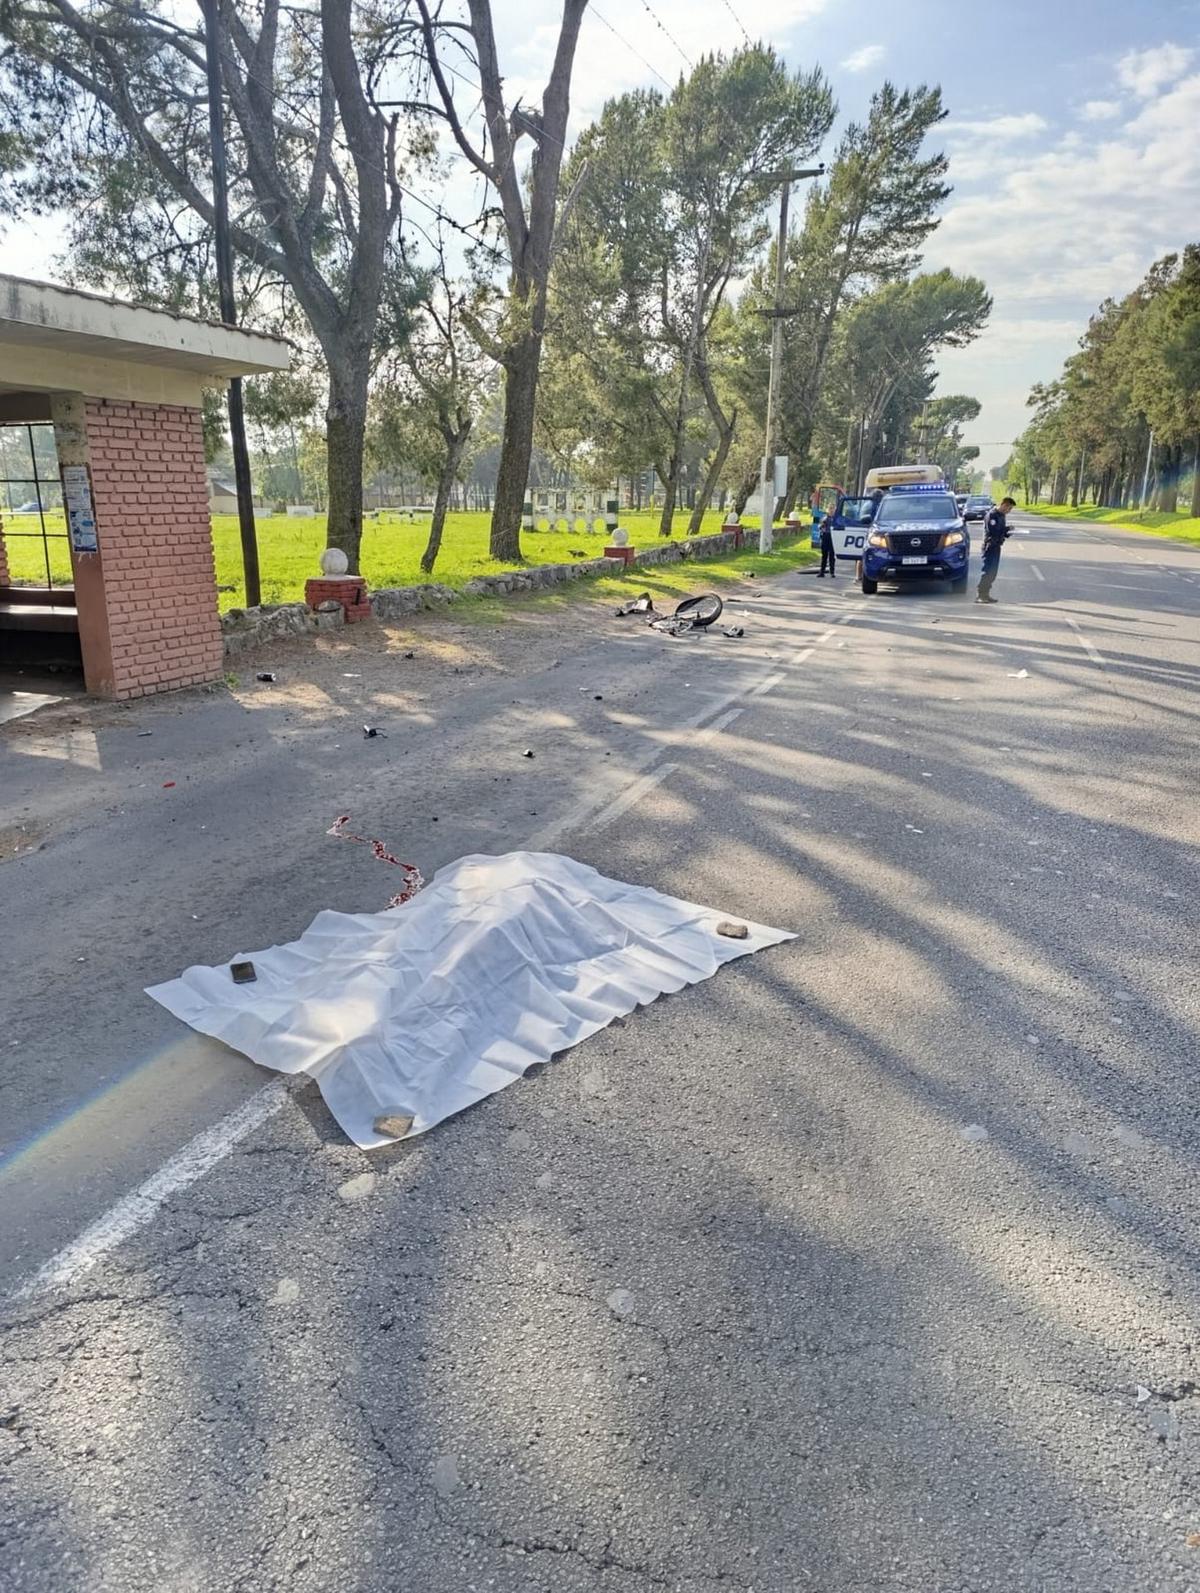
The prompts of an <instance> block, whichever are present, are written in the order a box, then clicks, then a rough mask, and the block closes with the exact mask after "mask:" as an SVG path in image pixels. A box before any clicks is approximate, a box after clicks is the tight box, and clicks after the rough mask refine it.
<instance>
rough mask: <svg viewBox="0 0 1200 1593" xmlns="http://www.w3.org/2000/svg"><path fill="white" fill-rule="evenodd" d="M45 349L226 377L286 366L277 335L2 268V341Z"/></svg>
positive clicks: (283, 344) (284, 347)
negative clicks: (16, 274) (36, 279)
mask: <svg viewBox="0 0 1200 1593" xmlns="http://www.w3.org/2000/svg"><path fill="white" fill-rule="evenodd" d="M4 343H9V344H24V345H26V346H29V345H32V346H34V347H45V348H51V349H55V350H57V351H59V352H60V353H70V352H75V353H78V354H81V355H90V356H98V357H101V358H112V359H119V360H125V361H134V362H139V363H142V364H145V365H159V366H169V367H171V368H172V369H174V370H177V371H188V372H191V373H193V374H195V375H199V376H212V377H215V378H221V379H226V378H228V377H230V376H253V375H257V374H261V373H263V372H267V371H279V370H286V369H287V368H288V364H289V360H290V352H289V348H288V345H287V343H286V342H285V341H284V339H283V338H280V337H273V336H271V335H270V334H269V333H266V332H247V331H242V330H240V329H239V328H236V327H230V326H223V325H221V323H220V322H217V321H205V320H201V319H200V318H199V317H198V316H192V315H182V314H180V313H179V312H178V311H175V310H159V309H150V308H148V307H147V306H145V305H141V304H130V303H128V302H127V301H125V300H123V299H114V298H109V297H106V296H105V295H104V294H100V293H89V292H86V291H84V290H83V289H81V288H64V287H61V286H59V285H58V284H57V283H51V282H34V281H31V280H29V279H28V278H25V277H14V276H7V275H4V274H2V273H0V344H4Z"/></svg>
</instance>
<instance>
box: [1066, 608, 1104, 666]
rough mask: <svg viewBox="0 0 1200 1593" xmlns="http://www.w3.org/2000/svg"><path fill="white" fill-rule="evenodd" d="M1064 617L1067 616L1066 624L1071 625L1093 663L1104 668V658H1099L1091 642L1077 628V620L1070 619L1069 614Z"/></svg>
mask: <svg viewBox="0 0 1200 1593" xmlns="http://www.w3.org/2000/svg"><path fill="white" fill-rule="evenodd" d="M1066 618H1067V624H1068V625H1069V626H1070V627H1071V629H1072V630H1073V631H1074V632H1075V634H1076V636H1077V637H1078V638H1079V645H1080V646H1081V647H1082V648H1083V650H1084V652H1085V653H1086V654H1087V655H1088V657H1089V658H1090V659H1091V661H1092V663H1093V664H1099V665H1100V667H1101V669H1103V668H1104V659H1103V658H1101V656H1100V654H1099V653H1098V652H1097V651H1096V649H1095V648H1094V647H1093V646H1092V644H1091V642H1089V641H1088V639H1087V637H1086V636H1085V635H1084V634H1083V632H1082V631H1081V630H1080V629H1079V622H1078V620H1074V619H1072V618H1071V616H1070V615H1069V614H1068V615H1067V617H1066Z"/></svg>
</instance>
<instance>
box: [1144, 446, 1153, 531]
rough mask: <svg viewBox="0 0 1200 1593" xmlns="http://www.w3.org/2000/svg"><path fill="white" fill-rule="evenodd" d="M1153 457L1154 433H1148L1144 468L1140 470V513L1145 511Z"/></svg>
mask: <svg viewBox="0 0 1200 1593" xmlns="http://www.w3.org/2000/svg"><path fill="white" fill-rule="evenodd" d="M1153 457H1154V433H1153V431H1151V433H1150V441H1149V442H1148V443H1147V444H1146V468H1145V470H1144V471H1143V472H1142V513H1143V514H1145V512H1146V493H1147V492H1148V491H1149V488H1150V461H1151V459H1152V458H1153Z"/></svg>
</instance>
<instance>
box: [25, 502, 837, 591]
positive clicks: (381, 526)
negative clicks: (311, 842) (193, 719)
mask: <svg viewBox="0 0 1200 1593" xmlns="http://www.w3.org/2000/svg"><path fill="white" fill-rule="evenodd" d="M722 518H723V516H722V515H721V514H720V513H718V512H717V511H715V510H714V511H712V512H710V513H709V514H707V515H706V516H705V519H704V525H703V531H704V532H713V531H716V530H718V529H719V528H720V524H721V520H722ZM621 524H622V525H623V526H624V527H625V528H626V530H628V532H629V540H630V542H631V543H633V545H634V546H635V547H636V546H638V545H641V546H643V547H651V546H653V545H654V544H655V543H657V541H658V517H657V515H652V514H640V515H639V514H628V515H623V516H622V518H621ZM488 525H489V516H488V515H487V514H482V513H479V514H451V515H448V516H447V517H446V528H445V532H444V534H443V540H442V549H441V553H440V555H439V557H438V561H437V564H436V565H435V566H434V571H433V577H432V579H433V580H435V581H440V582H441V583H442V584H443V585H446V586H453V587H461V586H463V585H464V584H465V582H467V581H469V580H471V579H472V577H474V576H477V575H494V574H495V573H496V572H497V571H498V570H500V569H502V568H504V566H502V565H500V564H496V563H493V561H492V560H491V559H490V558H489V557H488ZM675 525H676V532H675V540H676V541H681V540H683V538H684V535H685V528H686V525H687V516H686V515H677V516H676V520H675ZM257 526H258V549H259V569H260V571H261V579H262V595H263V602H264V603H289V602H295V601H296V600H298V599H300V598H302V597H303V596H304V583H305V581H306V580H307V579H308V578H309V577H310V576H313V575H318V574H319V573H320V568H319V565H318V562H317V561H318V559H319V558H320V555H321V551H322V549H323V548H324V546H325V521H324V518H323V517H319V516H316V517H314V518H313V519H311V520H303V519H289V518H287V517H286V516H270V517H264V518H260V519H259V521H258V522H257ZM46 528H47V530H48V531H50V532H56V533H58V537H59V538H61V540H59V539H58V538H55V539H53V540H51V542H50V561H51V573H52V575H53V578H54V580H55V581H56V582H67V581H69V580H70V574H71V563H70V556H69V553H68V550H67V543H66V539H65V536H64V535H63V533H64V531H65V527H64V525H63V517H62V515H61V514H48V515H47V516H46ZM37 530H38V521H37V517H36V516H35V515H10V516H7V517H6V519H5V541H6V546H7V549H8V562H9V569H10V572H11V575H12V579H13V580H14V581H18V582H21V581H23V582H32V583H35V584H36V583H39V582H43V581H45V579H46V566H45V560H44V557H43V552H42V542H41V538H40V536H24V535H21V534H20V533H22V532H37ZM428 535H429V526H428V521H425V522H418V523H417V524H415V525H409V524H407V523H405V522H403V521H400V520H398V519H394V518H390V519H380V520H368V521H367V522H366V526H365V528H364V531H363V543H362V571H363V574H364V575H365V576H366V578H367V580H368V582H369V583H370V585H371V586H373V587H382V586H410V585H413V584H416V583H418V582H420V581H423V580H424V579H425V577H424V576H423V575H422V574H421V569H420V558H421V554H422V553H423V552H424V549H425V543H426V540H427V538H428ZM605 541H606V538H605V536H604V534H603V532H597V531H595V530H588V531H567V532H562V531H533V532H526V533H524V534H523V535H522V538H521V545H522V548H523V550H524V552H525V557H526V560H527V562H528V563H530V564H569V563H571V562H572V551H571V550H572V549H576V550H579V549H582V550H585V551H586V553H587V556H588V557H589V558H598V557H599V555H600V554H601V552H602V551H603V549H604V545H605ZM807 546H808V544H807V538H806V539H804V542H803V545H802V546H801V547H795V546H793V547H792V548H790V549H788V550H786V551H784V552H782V553H779V554H776V555H769V556H768V557H767V559H765V560H761V561H759V556H758V555H757V554H755V555H750V554H746V555H743V556H742V558H740V559H738V560H736V561H733V560H713V561H705V565H704V568H705V572H706V575H705V579H706V580H708V579H711V580H713V581H714V582H717V583H718V584H719V583H720V581H721V580H722V579H734V578H736V576H737V574H738V573H739V572H744V571H746V570H751V569H756V561H758V562H759V563H760V564H761V570H762V573H764V574H765V573H768V572H769V571H770V570H773V569H775V568H780V569H789V568H792V567H793V566H794V565H796V564H798V563H805V562H807V559H808V557H809V555H808V552H807ZM213 551H214V555H215V559H216V569H217V586H218V588H219V589H220V591H219V598H220V605H221V608H222V609H223V610H224V609H228V608H237V607H240V606H241V605H242V604H243V603H244V602H245V588H244V585H243V580H242V549H241V542H240V539H239V536H238V525H237V518H236V516H234V515H215V516H214V517H213ZM729 571H732V572H733V574H732V575H730V574H729V573H728V572H729ZM679 573H680V572H679V571H678V570H677V569H671V570H670V572H669V574H665V575H664V577H663V578H661V579H660V580H659V582H658V585H659V588H660V589H661V590H664V591H670V590H677V589H685V588H686V589H694V588H695V586H696V581H695V578H694V576H688V577H686V578H683V579H681V581H680V582H679V583H674V582H673V577H674V576H675V575H676V574H679ZM633 579H634V582H635V584H636V582H638V581H642V582H643V584H645V572H642V573H641V574H639V575H638V576H636V577H634V578H633ZM628 585H629V583H627V582H622V581H616V582H613V583H606V582H604V581H600V582H590V583H588V590H590V591H595V590H597V589H599V590H600V591H601V592H604V591H605V589H606V588H607V587H608V586H611V590H612V591H613V592H618V591H619V592H626V591H627V590H628Z"/></svg>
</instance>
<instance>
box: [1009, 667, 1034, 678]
mask: <svg viewBox="0 0 1200 1593" xmlns="http://www.w3.org/2000/svg"><path fill="white" fill-rule="evenodd" d="M1008 678H1009V680H1028V679H1029V671H1028V670H1027V669H1010V670H1009V672H1008Z"/></svg>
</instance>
